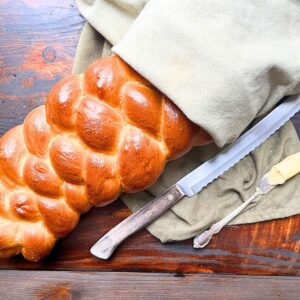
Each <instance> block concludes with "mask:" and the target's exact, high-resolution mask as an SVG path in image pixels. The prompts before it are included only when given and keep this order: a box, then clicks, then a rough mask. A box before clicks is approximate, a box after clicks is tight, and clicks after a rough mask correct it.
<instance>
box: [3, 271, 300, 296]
mask: <svg viewBox="0 0 300 300" xmlns="http://www.w3.org/2000/svg"><path fill="white" fill-rule="evenodd" d="M16 282H22V284H18V285H16V284H15V283H16ZM0 290H1V295H2V296H1V299H3V300H6V299H8V300H11V299H23V300H26V299H48V300H50V299H63V300H64V299H107V300H109V299H112V300H118V299H122V300H123V299H145V300H148V299H161V300H163V299H175V300H176V299H213V300H218V299H249V300H250V299H264V300H268V299H299V294H300V278H299V277H268V276H265V277H261V276H246V277H245V276H232V275H222V276H221V275H219V276H216V275H196V274H187V275H185V276H177V275H174V274H158V273H152V274H147V273H126V272H124V273H114V272H110V273H104V272H97V273H95V272H91V273H87V272H85V273H83V272H49V271H48V272H46V271H45V272H34V273H33V272H28V271H27V272H26V271H24V272H22V271H7V272H5V273H4V272H0ZM3 295H4V296H3Z"/></svg>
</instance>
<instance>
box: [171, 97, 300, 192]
mask: <svg viewBox="0 0 300 300" xmlns="http://www.w3.org/2000/svg"><path fill="white" fill-rule="evenodd" d="M299 110H300V95H296V96H291V97H289V98H288V99H287V100H285V101H284V102H283V103H282V104H280V105H279V106H278V107H276V108H275V109H274V110H273V111H272V112H270V113H269V114H268V115H267V116H266V117H264V118H263V119H262V120H261V121H260V122H258V123H257V124H256V125H255V126H253V127H252V128H251V129H249V130H248V131H247V132H246V133H244V134H243V135H242V136H241V137H239V138H238V139H237V140H236V141H235V142H234V143H233V144H231V145H230V146H228V147H227V148H226V149H224V150H223V151H222V152H220V153H219V154H217V155H216V156H214V157H213V158H211V159H210V160H208V161H207V162H205V163H204V164H202V165H201V166H199V167H198V168H196V169H195V170H193V171H192V172H190V173H189V174H188V175H186V176H185V177H183V178H182V179H180V180H179V181H178V182H177V183H176V185H177V186H179V188H180V189H181V190H182V191H183V192H184V194H185V195H186V196H188V197H192V196H193V195H195V194H196V193H198V192H200V191H201V190H202V189H203V188H204V187H206V186H207V185H208V184H209V183H211V182H212V181H214V180H215V179H217V178H218V177H219V176H220V175H222V174H223V173H224V172H226V171H227V170H228V169H230V168H231V167H233V166H234V165H235V164H236V163H238V162H239V161H240V160H241V159H243V158H244V157H245V156H246V155H247V154H249V153H250V152H251V151H253V150H254V149H255V148H256V147H258V146H259V145H260V144H262V142H264V141H265V140H266V139H268V138H269V137H270V136H271V135H272V134H273V133H275V131H277V130H278V129H279V128H280V127H281V126H282V125H284V124H285V123H286V122H287V121H288V120H289V119H290V118H292V117H293V116H294V115H295V114H296V113H297V112H298V111H299Z"/></svg>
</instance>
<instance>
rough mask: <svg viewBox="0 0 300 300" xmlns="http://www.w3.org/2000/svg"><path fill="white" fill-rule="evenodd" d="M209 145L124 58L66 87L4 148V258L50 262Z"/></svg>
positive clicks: (101, 63)
mask: <svg viewBox="0 0 300 300" xmlns="http://www.w3.org/2000/svg"><path fill="white" fill-rule="evenodd" d="M210 139H211V138H210V136H209V135H208V134H207V133H205V132H204V131H203V130H202V129H201V128H199V127H197V126H196V125H194V124H193V123H191V122H190V121H189V120H188V119H187V118H186V117H185V116H184V115H183V114H182V112H181V111H180V110H179V109H178V108H177V107H176V106H175V105H174V104H173V103H172V102H170V100H168V99H167V98H166V97H165V96H164V95H163V94H161V93H160V92H159V91H158V90H156V89H155V88H154V87H153V86H151V84H150V83H149V82H147V81H146V80H145V79H143V78H142V77H141V76H139V75H138V74H137V73H136V72H135V71H134V70H133V69H131V68H130V67H129V66H128V65H127V64H126V63H125V62H124V61H122V60H121V59H120V58H119V57H117V56H111V57H107V58H104V59H101V60H98V61H96V62H95V63H93V64H92V65H91V66H90V67H89V68H88V69H87V71H86V72H85V73H84V74H81V75H71V76H68V77H66V78H64V79H62V80H61V81H59V82H58V83H57V84H56V85H55V86H54V87H53V89H52V90H51V92H50V93H49V95H48V97H47V100H46V105H45V106H40V107H38V108H36V109H35V110H33V111H32V112H31V113H29V115H28V116H27V117H26V118H25V121H24V124H23V125H20V126H17V127H15V128H13V129H11V130H10V131H8V132H7V133H6V134H5V135H4V136H3V137H2V138H1V139H0V256H2V257H4V256H6V257H7V256H12V255H16V254H19V253H22V254H23V256H24V257H25V258H26V259H28V260H32V261H37V260H39V259H41V258H43V257H44V256H46V255H47V254H48V253H49V251H50V250H51V249H52V247H53V246H54V243H55V241H56V240H57V239H58V238H61V237H63V236H65V235H66V234H68V233H69V232H70V231H71V230H72V229H73V228H74V227H75V225H76V224H77V222H78V220H79V215H80V214H81V213H84V212H87V211H88V210H89V209H90V208H91V207H92V206H98V207H99V206H104V205H106V204H108V203H110V202H112V201H113V200H115V199H116V198H118V196H119V195H120V193H121V192H126V193H133V192H137V191H141V190H143V189H145V188H147V187H148V186H149V185H151V184H152V183H153V182H154V181H155V180H156V179H157V178H158V177H159V175H160V174H161V173H162V171H163V169H164V166H165V163H166V161H167V160H171V159H175V158H178V157H180V156H182V155H183V154H184V153H186V152H187V151H188V150H189V149H190V148H191V147H192V146H195V145H201V144H204V143H207V142H208V141H210Z"/></svg>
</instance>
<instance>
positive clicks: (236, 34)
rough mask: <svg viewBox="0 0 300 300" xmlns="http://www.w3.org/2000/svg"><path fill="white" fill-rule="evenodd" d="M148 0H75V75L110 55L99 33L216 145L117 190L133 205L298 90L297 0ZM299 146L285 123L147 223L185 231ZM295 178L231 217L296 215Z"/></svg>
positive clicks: (185, 234) (157, 230)
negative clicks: (141, 184) (142, 183)
mask: <svg viewBox="0 0 300 300" xmlns="http://www.w3.org/2000/svg"><path fill="white" fill-rule="evenodd" d="M146 2H147V1H138V0H135V1H133V0H132V1H130V0H111V1H103V0H95V1H91V0H89V1H88V0H78V1H77V3H78V7H79V9H80V11H81V13H82V14H83V16H85V18H86V19H87V21H88V23H89V24H86V25H85V27H84V30H83V32H82V35H81V38H80V41H79V45H78V50H77V54H76V59H75V63H74V72H81V71H84V69H85V67H86V66H87V65H88V64H89V63H90V62H91V61H93V60H95V59H97V58H99V56H100V55H103V54H104V55H105V54H107V53H108V52H107V49H108V43H107V42H105V41H104V39H103V38H102V36H101V35H100V34H102V35H103V36H104V37H105V38H106V39H107V40H108V41H109V42H111V43H112V44H114V45H115V47H114V48H113V51H114V52H115V53H117V54H118V55H120V56H121V57H122V58H123V59H124V60H125V61H126V62H128V63H129V64H130V65H131V66H132V67H133V68H135V69H136V70H137V71H138V72H139V73H140V74H142V75H143V76H144V77H146V78H147V79H148V80H150V81H151V82H152V83H153V84H154V85H155V86H156V87H157V88H159V89H160V90H161V91H162V92H164V93H165V94H166V95H167V96H168V97H169V98H170V99H172V100H173V101H174V102H175V103H176V104H177V105H178V106H179V107H180V108H181V110H182V111H183V112H184V113H185V114H186V115H187V116H188V117H189V118H190V119H191V120H192V121H194V122H195V123H197V124H198V125H199V126H201V127H203V128H205V129H206V130H207V131H208V132H209V133H210V134H211V135H212V136H213V138H214V141H215V143H216V145H217V146H216V145H209V146H206V147H201V148H198V149H194V150H192V151H191V152H190V153H189V154H188V155H186V156H185V157H184V158H182V159H180V160H178V161H174V162H170V163H169V164H168V166H167V168H166V170H165V172H164V174H163V175H162V176H161V178H160V179H159V181H158V182H157V183H156V184H155V185H154V186H152V187H151V188H149V189H148V190H147V191H145V192H142V193H139V194H135V195H124V196H123V197H122V199H123V200H124V202H125V203H126V205H128V206H129V207H130V208H131V209H132V210H136V209H137V208H139V207H141V206H143V205H144V204H145V203H146V202H148V201H149V200H151V199H153V197H154V196H156V195H158V194H159V193H161V192H162V191H163V190H165V189H166V188H167V187H169V186H170V185H171V184H173V183H174V182H175V181H176V180H177V179H179V178H180V177H182V176H183V175H184V174H186V173H187V172H189V171H190V170H192V169H193V168H195V167H196V166H198V165H199V164H201V162H203V161H205V160H207V159H208V158H209V157H211V156H212V155H214V154H215V153H217V152H218V151H220V148H219V147H223V146H224V145H225V144H228V143H231V142H232V141H233V140H235V139H236V138H237V137H238V136H239V135H240V134H241V133H242V131H243V130H245V129H246V128H247V127H248V126H249V125H250V123H251V122H252V121H253V120H254V119H255V118H256V117H258V116H261V115H263V114H264V113H266V112H267V111H269V110H270V109H271V108H272V107H273V106H274V105H275V104H276V103H277V102H278V101H279V100H280V99H281V98H282V97H283V96H285V95H290V94H294V93H298V92H299V91H300V84H299V82H300V52H299V51H298V50H299V49H300V36H299V34H298V33H299V30H300V3H298V2H296V1H292V0H281V1H279V0H274V1H272V2H271V1H260V0H252V1H250V0H249V1H248V0H243V1H238V2H237V1H233V0H225V1H214V0H210V1H191V0H187V1H180V0H169V1H168V0H163V1H158V0H150V1H149V2H148V3H147V5H146V6H145V7H144V5H145V4H146ZM143 7H144V8H143ZM142 8H143V9H142ZM140 11H141V12H140ZM139 12H140V13H139ZM98 32H99V33H100V34H99V33H98ZM103 49H106V50H105V51H104V53H103ZM299 150H300V144H299V140H298V138H297V134H296V132H295V130H294V128H293V125H292V124H291V123H290V122H289V123H287V124H286V125H285V126H284V127H283V128H282V129H281V130H279V131H278V132H277V133H276V134H274V135H273V136H272V137H271V138H270V139H269V140H267V141H266V142H265V143H264V144H263V145H261V146H260V147H259V148H257V149H256V150H255V151H253V153H251V155H248V156H247V157H246V158H245V159H243V160H242V161H241V162H240V163H238V164H237V165H236V166H235V167H233V168H232V169H230V170H229V171H228V172H226V173H225V174H223V175H222V176H221V177H220V178H219V179H218V180H216V181H215V182H214V183H212V184H210V185H209V186H208V187H207V188H205V189H204V190H203V191H202V192H201V193H199V194H198V195H196V196H194V197H192V198H190V199H188V198H185V199H183V200H182V201H181V202H179V203H178V204H176V205H175V206H174V207H172V208H171V209H170V210H169V211H168V212H167V213H166V214H164V215H163V216H162V217H160V218H159V219H158V220H157V221H156V222H154V223H153V224H152V225H151V226H149V228H148V229H149V230H150V232H152V233H153V234H154V235H155V236H156V237H158V238H159V239H160V240H161V241H163V242H165V241H170V240H182V239H186V238H189V237H192V236H193V235H195V234H196V233H199V232H200V231H202V230H204V229H205V228H207V227H208V226H209V225H210V224H212V223H213V222H215V221H216V220H218V219H220V218H222V217H223V216H225V215H226V214H228V213H229V212H231V211H232V210H233V209H234V208H235V207H237V206H238V205H240V204H241V201H244V200H246V199H247V197H249V196H250V194H251V193H252V192H253V191H254V189H255V186H256V183H257V181H258V180H259V179H260V178H261V176H262V175H263V174H264V173H266V172H267V171H268V170H269V169H270V168H271V167H272V165H274V164H276V163H277V162H279V161H280V160H281V159H283V158H284V157H286V156H288V155H289V154H292V153H294V152H297V151H299ZM297 184H299V177H295V178H293V179H292V180H290V181H289V182H288V183H287V184H286V185H284V186H282V187H279V188H278V189H276V191H274V192H272V193H270V194H269V195H267V196H265V197H264V198H263V200H262V201H261V202H259V204H257V205H256V206H254V207H252V208H250V209H249V210H247V211H246V212H244V213H243V214H241V215H240V216H239V217H237V218H236V219H235V220H234V221H233V223H235V224H237V223H250V222H257V221H263V220H268V219H274V218H281V217H286V216H290V215H293V214H298V213H300V201H299V200H298V199H299V196H300V191H297Z"/></svg>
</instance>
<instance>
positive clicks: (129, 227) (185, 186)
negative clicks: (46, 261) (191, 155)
mask: <svg viewBox="0 0 300 300" xmlns="http://www.w3.org/2000/svg"><path fill="white" fill-rule="evenodd" d="M299 110H300V95H295V96H291V97H289V98H288V99H286V100H285V101H284V102H283V103H281V104H280V105H278V106H277V107H276V108H275V109H274V110H273V111H271V112H270V113H269V114H268V115H267V116H265V117H264V118H263V119H262V120H261V121H260V122H258V123H257V124H256V125H255V126H253V127H252V128H251V129H249V130H248V131H247V132H245V133H244V134H243V135H242V136H240V137H239V138H238V139H237V140H236V141H235V142H234V143H232V144H231V145H229V146H228V147H227V148H225V149H224V150H222V151H221V152H220V153H218V154H217V155H215V156H214V157H213V158H211V159H210V160H208V161H207V162H205V163H203V164H202V165H201V166H199V167H198V168H196V169H195V170H193V171H192V172H190V173H189V174H187V175H186V176H184V177H183V178H182V179H180V180H179V181H178V182H177V183H175V184H174V185H173V186H172V187H170V188H169V189H168V190H167V191H166V192H164V193H163V194H162V195H160V196H158V197H156V198H155V199H154V200H152V201H151V202H149V203H148V204H147V205H146V206H144V207H142V208H141V209H139V210H138V211H136V212H135V213H133V214H132V215H130V216H129V217H128V218H126V219H125V220H123V221H122V222H121V223H119V224H118V225H117V226H115V227H114V228H113V229H111V230H110V231H109V232H108V233H106V234H105V235H104V236H103V237H102V238H101V239H100V240H99V241H98V242H97V243H96V244H95V245H94V246H93V247H92V248H91V250H90V251H91V253H92V254H93V255H95V256H97V257H99V258H102V259H108V258H109V257H110V256H111V255H112V253H113V252H114V250H115V249H116V248H117V246H118V245H119V244H120V243H121V242H122V241H124V240H125V239H126V238H127V237H129V236H131V235H132V234H134V233H135V232H137V231H139V230H140V229H142V228H144V227H146V226H147V225H149V224H151V223H152V222H153V221H154V220H156V219H157V218H158V217H159V216H160V215H162V214H163V213H164V212H165V211H166V210H167V209H168V208H170V207H171V206H173V205H174V204H175V203H176V202H178V201H179V200H180V199H182V198H183V197H185V196H187V197H192V196H194V195H195V194H196V193H199V192H200V191H201V190H202V189H203V188H205V187H206V186H207V185H208V184H210V183H211V182H213V181H214V180H215V179H217V178H218V177H219V176H220V175H222V174H223V173H224V172H225V171H227V170H228V169H230V168H231V167H232V166H234V165H235V164H236V163H238V162H239V161H240V160H241V159H242V158H244V157H245V156H246V155H247V154H249V153H250V152H251V151H253V150H254V149H255V148H256V147H258V146H259V145H260V144H261V143H262V142H263V141H265V140H266V139H268V138H269V137H270V136H271V135H272V134H273V133H274V132H275V131H277V130H278V129H279V128H280V127H281V126H283V125H284V124H285V123H286V122H287V121H288V120H289V119H290V118H292V117H293V116H294V115H295V114H296V113H297V112H298V111H299Z"/></svg>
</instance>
